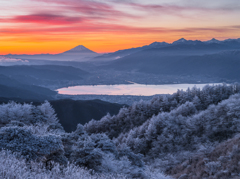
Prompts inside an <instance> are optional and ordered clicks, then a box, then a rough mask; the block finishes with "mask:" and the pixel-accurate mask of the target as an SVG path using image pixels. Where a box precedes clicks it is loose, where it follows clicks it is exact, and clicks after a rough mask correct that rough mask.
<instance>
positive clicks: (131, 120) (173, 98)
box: [85, 84, 240, 138]
mask: <svg viewBox="0 0 240 179" xmlns="http://www.w3.org/2000/svg"><path fill="white" fill-rule="evenodd" d="M239 91H240V85H239V84H233V85H229V86H228V85H226V84H223V85H216V86H210V85H206V86H205V87H204V88H203V89H202V90H201V89H200V88H196V87H194V88H192V89H188V90H187V91H182V90H178V91H177V92H176V93H174V94H173V95H161V96H158V97H154V98H153V99H152V100H150V101H140V102H138V103H135V104H133V105H132V106H131V107H128V108H122V109H121V110H120V112H119V113H118V114H117V115H114V116H110V115H107V116H105V117H104V118H102V119H101V120H100V121H95V120H92V121H91V122H89V123H88V124H87V125H85V130H86V131H87V132H88V133H102V132H104V133H106V134H107V135H108V136H109V137H110V138H113V137H118V136H119V135H120V134H121V133H126V132H128V131H129V130H131V129H133V128H134V127H137V126H140V125H142V124H143V123H144V122H146V121H147V120H149V118H151V117H152V116H153V115H157V114H159V113H161V112H170V111H171V110H173V109H176V108H177V107H179V106H180V105H182V104H184V103H186V102H187V101H189V102H192V103H194V104H196V109H197V110H204V109H206V108H207V107H208V106H209V105H211V104H217V103H218V102H220V101H222V100H224V99H227V98H229V97H230V96H231V95H233V94H236V93H239Z"/></svg>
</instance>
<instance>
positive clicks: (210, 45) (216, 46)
mask: <svg viewBox="0 0 240 179" xmlns="http://www.w3.org/2000/svg"><path fill="white" fill-rule="evenodd" d="M236 49H240V38H239V39H227V40H223V41H219V40H216V39H214V38H213V39H211V40H209V41H200V40H186V39H184V38H181V39H179V40H177V41H175V42H173V43H166V42H154V43H152V44H150V45H146V46H143V47H137V48H131V49H125V50H119V51H116V52H113V53H109V54H104V55H102V56H98V57H95V58H94V59H95V60H116V59H120V58H123V57H126V56H128V55H131V54H135V53H138V52H139V53H141V52H142V51H144V52H145V51H146V53H148V52H147V51H149V52H151V53H159V54H160V55H168V56H169V55H170V56H173V55H203V54H212V53H216V52H220V51H223V50H236ZM144 52H143V53H144Z"/></svg>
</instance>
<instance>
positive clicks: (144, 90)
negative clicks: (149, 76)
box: [57, 83, 217, 96]
mask: <svg viewBox="0 0 240 179" xmlns="http://www.w3.org/2000/svg"><path fill="white" fill-rule="evenodd" d="M215 84H217V83H215ZM195 85H196V86H197V87H198V88H202V87H203V86H205V85H206V84H167V85H142V84H136V83H134V84H127V85H95V86H90V85H89V86H73V87H68V88H61V89H58V90H57V91H58V93H59V94H66V95H91V94H92V95H138V96H152V95H155V94H173V93H175V92H176V91H177V90H178V89H180V90H181V89H183V90H186V89H187V88H188V87H190V88H192V87H194V86H195ZM209 85H212V84H209Z"/></svg>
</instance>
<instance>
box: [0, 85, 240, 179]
mask: <svg viewBox="0 0 240 179" xmlns="http://www.w3.org/2000/svg"><path fill="white" fill-rule="evenodd" d="M239 92H240V85H239V84H232V85H226V84H223V85H215V86H209V85H207V86H205V87H204V88H203V89H202V90H201V89H198V88H196V87H194V88H192V89H188V90H186V91H181V90H178V91H177V92H176V93H175V94H173V95H164V96H159V97H155V98H153V99H152V100H150V101H140V102H137V103H135V104H134V105H132V106H130V107H128V108H126V107H125V108H122V109H121V110H120V111H119V113H118V114H117V115H114V116H111V115H110V114H108V115H107V116H105V117H103V118H102V119H101V120H100V121H95V120H92V121H90V122H89V123H87V124H86V125H85V126H83V125H81V124H79V125H78V126H77V129H76V131H74V132H71V133H66V132H65V131H64V130H63V128H62V126H61V125H60V124H59V122H58V119H57V117H56V114H55V111H54V110H53V108H52V107H51V105H50V103H48V102H45V103H43V104H41V105H39V106H33V105H32V104H17V103H13V102H12V103H8V104H3V105H0V148H1V149H2V152H0V161H1V162H7V163H9V162H10V163H11V165H12V166H13V168H14V167H15V168H16V170H18V171H20V172H19V173H20V174H19V175H13V174H11V173H9V172H6V170H7V168H6V167H4V166H2V167H0V176H1V175H2V176H1V177H3V178H4V177H5V178H7V177H8V178H14V177H15V178H23V177H25V176H28V177H29V178H33V176H34V173H38V174H39V176H38V178H41V177H42V178H43V177H45V178H54V177H55V176H57V177H58V178H71V177H80V176H81V177H82V178H89V177H92V178H159V179H161V178H162V179H166V178H169V177H167V176H164V175H163V174H162V173H161V172H164V173H165V174H168V175H170V176H172V177H174V178H179V179H184V178H192V179H193V178H199V179H200V178H234V177H236V176H238V175H239V174H240V170H239V169H238V168H239V167H238V165H239V162H238V158H239V154H238V153H239V147H238V143H239V141H240V140H239V133H240V94H239ZM20 165H22V166H24V168H23V169H20V167H19V166H20ZM37 168H39V170H37ZM2 171H4V172H2ZM24 173H26V175H24ZM41 173H42V175H41Z"/></svg>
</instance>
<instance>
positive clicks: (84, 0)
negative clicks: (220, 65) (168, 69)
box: [0, 0, 240, 55]
mask: <svg viewBox="0 0 240 179" xmlns="http://www.w3.org/2000/svg"><path fill="white" fill-rule="evenodd" d="M203 1H204V3H199V2H198V1H196V0H192V1H191V3H189V1H188V3H187V1H186V0H180V1H177V0H171V1H159V2H157V1H153V0H152V1H149V2H148V3H146V2H145V1H143V0H138V1H137V0H132V1H121V2H120V1H113V0H106V1H102V0H92V1H89V0H69V1H63V0H25V1H24V3H23V0H13V1H11V2H9V1H7V0H3V2H2V7H1V12H0V26H1V28H0V40H1V44H0V55H6V54H43V53H44V54H46V53H50V54H57V53H62V52H64V51H67V50H69V49H71V48H73V47H75V46H77V45H84V46H85V47H87V48H89V49H91V50H93V51H95V52H98V53H106V52H114V51H117V50H121V49H126V48H133V47H139V46H144V45H148V44H151V43H153V42H155V41H158V42H162V41H165V42H168V43H171V42H173V41H175V40H178V39H180V38H182V37H183V38H185V39H188V40H202V41H205V40H210V39H211V38H216V39H219V40H224V39H228V38H239V37H240V19H239V18H236V17H239V16H240V2H239V1H237V0H232V1H231V2H229V1H224V0H221V1H217V0H213V1H211V2H209V1H207V0H203ZM36 7H37V8H36ZM16 9H17V10H16Z"/></svg>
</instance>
